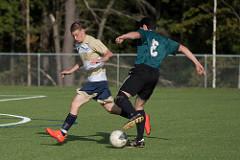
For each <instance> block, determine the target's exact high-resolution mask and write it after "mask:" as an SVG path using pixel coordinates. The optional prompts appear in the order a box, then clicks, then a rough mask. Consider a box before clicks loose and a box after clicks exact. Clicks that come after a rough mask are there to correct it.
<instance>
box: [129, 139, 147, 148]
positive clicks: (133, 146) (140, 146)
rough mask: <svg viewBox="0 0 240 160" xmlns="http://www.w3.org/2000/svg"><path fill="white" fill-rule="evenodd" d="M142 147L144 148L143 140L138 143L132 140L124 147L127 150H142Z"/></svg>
mask: <svg viewBox="0 0 240 160" xmlns="http://www.w3.org/2000/svg"><path fill="white" fill-rule="evenodd" d="M144 146H145V142H144V139H141V140H140V141H138V140H137V139H134V140H132V141H128V144H127V145H126V147H128V148H144Z"/></svg>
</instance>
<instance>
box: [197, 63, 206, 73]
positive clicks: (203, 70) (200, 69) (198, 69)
mask: <svg viewBox="0 0 240 160" xmlns="http://www.w3.org/2000/svg"><path fill="white" fill-rule="evenodd" d="M196 71H197V73H198V74H199V75H205V74H206V73H205V69H204V67H203V66H202V65H201V64H200V63H199V64H196Z"/></svg>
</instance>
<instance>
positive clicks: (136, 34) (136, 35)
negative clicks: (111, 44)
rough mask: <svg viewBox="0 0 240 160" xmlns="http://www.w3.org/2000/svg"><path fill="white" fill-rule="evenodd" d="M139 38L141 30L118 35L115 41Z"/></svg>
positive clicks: (120, 41) (119, 42)
mask: <svg viewBox="0 0 240 160" xmlns="http://www.w3.org/2000/svg"><path fill="white" fill-rule="evenodd" d="M139 38H141V35H140V33H139V32H129V33H126V34H123V35H121V36H119V37H117V38H116V40H115V41H116V43H117V44H121V43H122V42H123V41H124V40H126V39H139Z"/></svg>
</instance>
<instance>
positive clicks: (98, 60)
mask: <svg viewBox="0 0 240 160" xmlns="http://www.w3.org/2000/svg"><path fill="white" fill-rule="evenodd" d="M112 56H113V53H112V52H111V51H109V50H108V51H107V52H106V53H105V54H104V55H103V56H102V57H101V58H97V59H93V60H91V63H93V64H95V63H99V62H107V61H108V60H109V59H110V58H111V57H112Z"/></svg>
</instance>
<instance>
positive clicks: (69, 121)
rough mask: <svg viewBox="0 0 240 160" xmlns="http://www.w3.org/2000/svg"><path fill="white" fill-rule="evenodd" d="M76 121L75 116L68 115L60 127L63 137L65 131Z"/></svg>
mask: <svg viewBox="0 0 240 160" xmlns="http://www.w3.org/2000/svg"><path fill="white" fill-rule="evenodd" d="M76 119H77V115H73V114H71V113H69V114H68V115H67V117H66V119H65V121H64V123H63V125H62V128H61V132H62V133H63V135H65V134H67V131H68V130H69V129H70V128H71V126H72V125H73V124H74V122H75V120H76Z"/></svg>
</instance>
